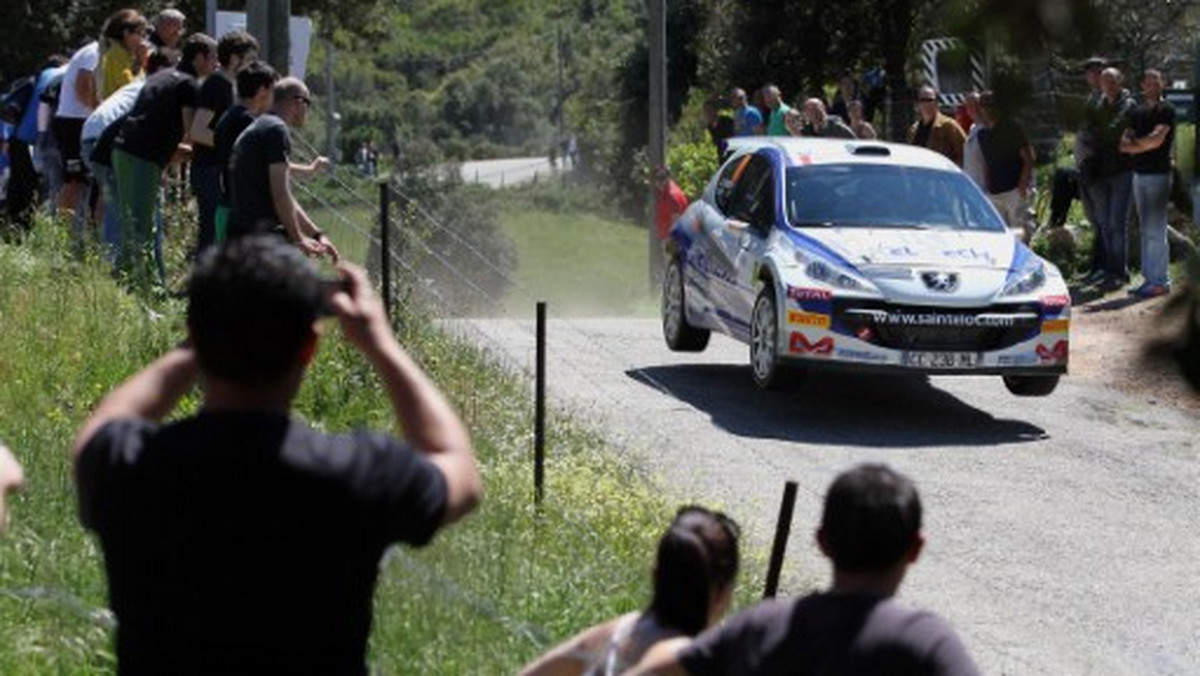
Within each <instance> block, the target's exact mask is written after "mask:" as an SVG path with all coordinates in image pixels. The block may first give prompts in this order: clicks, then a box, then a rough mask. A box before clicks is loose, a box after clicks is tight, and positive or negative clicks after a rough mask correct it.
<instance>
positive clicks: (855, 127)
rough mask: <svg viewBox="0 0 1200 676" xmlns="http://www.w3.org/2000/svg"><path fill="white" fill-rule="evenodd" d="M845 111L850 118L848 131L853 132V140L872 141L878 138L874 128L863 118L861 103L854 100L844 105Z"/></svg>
mask: <svg viewBox="0 0 1200 676" xmlns="http://www.w3.org/2000/svg"><path fill="white" fill-rule="evenodd" d="M846 111H847V112H848V113H849V115H850V117H849V118H848V119H849V122H850V130H851V131H853V132H854V136H855V138H860V139H874V138H879V134H877V133H876V132H875V127H874V126H872V125H871V123H870V122H867V118H866V117H864V116H863V111H864V109H863V102H862V101H859V100H858V99H855V100H853V101H851V102H850V103H848V104H847V105H846Z"/></svg>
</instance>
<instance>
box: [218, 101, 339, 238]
mask: <svg viewBox="0 0 1200 676" xmlns="http://www.w3.org/2000/svg"><path fill="white" fill-rule="evenodd" d="M274 97H275V98H274V102H273V104H272V106H271V111H270V112H268V113H266V114H264V115H262V116H260V117H259V118H258V119H256V120H255V121H254V123H253V124H251V125H250V126H249V127H247V128H246V130H245V131H244V132H242V134H241V136H239V137H238V139H237V141H236V142H235V143H234V144H233V156H232V158H231V160H230V162H231V164H232V170H231V172H230V175H231V176H232V179H233V180H232V181H231V182H230V183H231V186H232V188H233V201H232V206H231V210H230V214H229V237H230V238H233V237H241V236H244V235H248V234H253V233H266V232H269V233H275V234H278V235H280V236H282V237H284V238H286V239H287V240H288V241H289V242H292V243H293V244H295V245H296V246H298V247H300V249H301V250H302V251H304V253H305V254H307V255H309V256H329V257H330V258H332V259H333V260H335V261H336V260H337V256H338V252H337V248H336V247H334V245H333V242H331V241H330V240H329V238H328V237H327V236H326V235H325V233H323V232H321V229H320V228H318V227H317V226H316V224H314V223H313V222H312V220H311V219H310V218H309V217H308V214H307V213H305V211H304V208H303V207H301V206H300V203H299V202H297V201H296V198H295V197H294V196H293V195H292V189H291V172H292V165H291V162H290V155H291V151H292V142H291V138H290V136H289V131H288V129H289V127H293V128H296V129H299V128H300V127H303V126H304V120H305V119H306V117H307V116H308V107H309V106H310V105H312V98H310V96H309V93H308V87H307V86H305V84H304V83H303V82H302V81H300V80H299V79H297V78H294V77H285V78H283V79H282V80H280V81H279V82H278V83H276V84H275V93H274ZM315 166H316V165H314V167H315Z"/></svg>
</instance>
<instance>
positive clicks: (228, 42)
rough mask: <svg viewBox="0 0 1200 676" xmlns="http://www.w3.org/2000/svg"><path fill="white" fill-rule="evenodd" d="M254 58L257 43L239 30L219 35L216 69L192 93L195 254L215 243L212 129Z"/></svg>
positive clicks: (217, 168)
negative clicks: (196, 215) (196, 214)
mask: <svg viewBox="0 0 1200 676" xmlns="http://www.w3.org/2000/svg"><path fill="white" fill-rule="evenodd" d="M257 55H258V41H257V40H255V39H254V38H253V37H251V36H250V34H249V33H247V32H246V31H242V30H234V31H230V32H228V33H226V34H225V35H223V36H221V39H220V41H218V42H217V62H218V63H219V64H220V68H219V69H218V70H217V71H216V72H215V73H213V74H211V75H209V76H208V77H206V78H204V82H202V83H201V84H200V89H199V91H198V92H197V94H196V113H195V115H194V116H193V117H192V126H191V129H190V131H189V133H188V136H189V137H190V138H191V141H192V175H191V179H192V192H193V193H195V195H196V206H197V207H198V211H199V217H200V218H199V231H198V234H197V237H196V254H197V255H199V254H200V253H201V252H203V251H204V249H206V248H208V247H209V246H211V245H212V244H213V243H214V241H215V240H216V226H215V223H216V211H217V203H218V202H219V201H220V193H221V163H220V158H219V157H218V155H217V150H216V139H215V130H216V126H217V121H218V120H220V119H221V115H223V114H224V113H225V111H226V109H228V108H229V107H230V106H232V105H233V103H234V100H233V99H234V96H233V88H234V79H235V78H236V77H237V73H238V71H239V70H241V69H242V67H243V66H245V65H246V64H248V63H251V62H253V61H254V59H255V57H256V56H257Z"/></svg>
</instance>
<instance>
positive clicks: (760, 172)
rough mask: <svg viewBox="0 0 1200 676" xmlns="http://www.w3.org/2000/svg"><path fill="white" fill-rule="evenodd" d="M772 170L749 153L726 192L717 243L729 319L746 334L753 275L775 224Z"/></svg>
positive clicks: (753, 292)
mask: <svg viewBox="0 0 1200 676" xmlns="http://www.w3.org/2000/svg"><path fill="white" fill-rule="evenodd" d="M775 194H776V188H775V172H774V166H773V164H772V163H771V161H770V159H769V158H768V157H766V156H765V155H763V154H755V155H752V156H751V157H750V160H749V161H748V162H747V164H746V166H745V168H744V170H743V171H742V172H741V176H740V177H739V180H738V181H737V185H736V186H735V187H734V190H733V193H732V194H731V195H730V199H729V203H728V211H727V212H726V218H725V228H724V231H723V232H722V235H721V237H720V239H719V240H718V245H719V246H720V248H721V253H722V259H723V261H724V262H725V265H726V267H727V269H728V277H729V284H728V285H727V288H726V293H727V296H726V301H725V304H726V306H727V308H728V311H729V315H730V317H729V319H730V321H731V322H733V323H734V324H736V325H737V326H738V327H740V330H741V332H744V334H745V337H747V338H748V337H749V327H750V314H751V311H752V310H753V309H754V300H755V295H756V290H755V284H754V277H755V276H756V274H757V272H758V266H759V262H760V261H761V259H762V256H763V255H764V253H765V251H766V248H767V244H768V240H769V235H770V232H771V229H772V228H773V227H774V224H775Z"/></svg>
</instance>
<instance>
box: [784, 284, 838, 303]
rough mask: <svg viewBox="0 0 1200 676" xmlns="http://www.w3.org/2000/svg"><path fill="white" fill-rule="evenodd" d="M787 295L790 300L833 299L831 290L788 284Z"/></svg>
mask: <svg viewBox="0 0 1200 676" xmlns="http://www.w3.org/2000/svg"><path fill="white" fill-rule="evenodd" d="M787 297H788V298H789V299H790V300H833V292H832V291H829V290H827V289H809V288H805V287H803V286H789V287H788V288H787Z"/></svg>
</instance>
